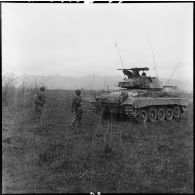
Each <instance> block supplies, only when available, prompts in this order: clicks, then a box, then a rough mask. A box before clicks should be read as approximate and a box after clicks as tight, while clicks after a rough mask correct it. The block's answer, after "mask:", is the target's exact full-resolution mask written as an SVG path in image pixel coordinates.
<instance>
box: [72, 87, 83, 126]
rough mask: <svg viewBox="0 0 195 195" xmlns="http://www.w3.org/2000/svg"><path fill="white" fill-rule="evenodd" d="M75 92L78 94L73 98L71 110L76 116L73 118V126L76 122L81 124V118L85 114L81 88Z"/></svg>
mask: <svg viewBox="0 0 195 195" xmlns="http://www.w3.org/2000/svg"><path fill="white" fill-rule="evenodd" d="M75 94H76V95H75V97H74V98H73V101H72V107H71V112H73V113H74V118H73V120H72V124H71V125H70V127H71V128H74V127H75V125H76V124H77V125H78V126H81V120H82V114H83V109H82V98H81V90H76V91H75Z"/></svg>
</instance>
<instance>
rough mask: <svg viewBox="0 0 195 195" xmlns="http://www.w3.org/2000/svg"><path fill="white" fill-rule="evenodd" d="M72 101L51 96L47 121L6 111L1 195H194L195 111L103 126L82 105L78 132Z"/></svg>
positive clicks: (29, 110) (66, 95)
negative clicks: (107, 148) (113, 194)
mask: <svg viewBox="0 0 195 195" xmlns="http://www.w3.org/2000/svg"><path fill="white" fill-rule="evenodd" d="M71 99H72V92H71V91H65V90H51V91H50V90H48V91H47V104H46V106H45V108H44V111H43V114H42V117H41V120H37V119H36V117H35V114H34V110H33V107H32V106H28V107H25V106H23V107H13V106H9V105H3V107H2V113H3V116H2V141H3V143H2V147H3V149H2V150H3V152H2V155H3V193H52V192H55V193H69V192H70V193H72V192H86V193H89V192H102V193H105V192H128V193H139V192H148V193H152V192H153V193H154V192H156V193H157V192H162V193H165V192H166V193H168V192H170V193H193V191H194V189H193V183H194V181H193V176H194V175H193V158H194V157H193V103H190V106H189V107H188V110H187V112H186V113H185V115H184V116H183V117H182V118H181V119H179V120H172V121H160V122H156V123H148V124H146V126H144V125H143V124H137V123H133V122H131V121H120V120H117V121H108V120H104V121H103V123H101V122H100V120H99V119H100V117H99V116H98V115H96V114H94V113H92V112H90V111H89V110H88V107H89V102H87V101H84V106H85V109H86V110H87V112H86V113H85V114H84V115H83V121H82V126H81V127H80V128H77V129H74V130H73V129H70V128H69V124H70V122H71V120H72V117H73V114H72V113H71V112H70V109H71V107H70V106H71V105H70V104H71ZM108 132H110V135H111V139H110V144H111V146H112V151H111V152H108V153H106V152H105V150H104V147H105V137H106V136H107V135H108Z"/></svg>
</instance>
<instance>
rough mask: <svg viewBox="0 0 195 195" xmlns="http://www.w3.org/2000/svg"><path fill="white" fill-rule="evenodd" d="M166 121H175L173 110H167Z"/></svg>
mask: <svg viewBox="0 0 195 195" xmlns="http://www.w3.org/2000/svg"><path fill="white" fill-rule="evenodd" d="M165 116H166V119H167V120H168V121H170V120H172V119H173V109H172V108H167V109H166V113H165Z"/></svg>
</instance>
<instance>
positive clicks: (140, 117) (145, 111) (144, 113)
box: [137, 109, 148, 123]
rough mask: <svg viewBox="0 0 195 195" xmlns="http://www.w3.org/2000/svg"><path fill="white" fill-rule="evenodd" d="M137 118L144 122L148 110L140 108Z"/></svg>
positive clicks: (146, 118)
mask: <svg viewBox="0 0 195 195" xmlns="http://www.w3.org/2000/svg"><path fill="white" fill-rule="evenodd" d="M137 119H138V121H140V122H144V123H145V122H146V121H147V120H148V111H147V110H145V109H141V110H140V111H139V113H138V115H137Z"/></svg>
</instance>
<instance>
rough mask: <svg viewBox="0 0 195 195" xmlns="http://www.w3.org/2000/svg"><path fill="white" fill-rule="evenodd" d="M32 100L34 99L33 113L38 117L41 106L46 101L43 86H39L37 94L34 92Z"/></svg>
mask: <svg viewBox="0 0 195 195" xmlns="http://www.w3.org/2000/svg"><path fill="white" fill-rule="evenodd" d="M34 100H35V113H36V114H37V117H38V118H39V119H40V117H41V113H42V108H43V106H44V104H45V103H46V100H45V87H40V91H39V92H38V93H37V94H35V97H34Z"/></svg>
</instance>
